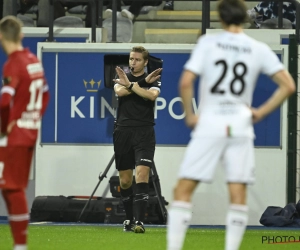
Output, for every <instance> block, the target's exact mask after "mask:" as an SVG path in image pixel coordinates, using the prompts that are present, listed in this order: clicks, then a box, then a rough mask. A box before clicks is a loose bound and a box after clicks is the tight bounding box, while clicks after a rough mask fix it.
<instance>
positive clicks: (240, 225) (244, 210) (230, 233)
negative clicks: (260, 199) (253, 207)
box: [225, 204, 248, 250]
mask: <svg viewBox="0 0 300 250" xmlns="http://www.w3.org/2000/svg"><path fill="white" fill-rule="evenodd" d="M247 222H248V207H247V206H246V205H238V204H231V205H230V207H229V211H228V213H227V218H226V247H225V249H226V250H238V249H239V247H240V245H241V242H242V239H243V236H244V233H245V229H246V226H247Z"/></svg>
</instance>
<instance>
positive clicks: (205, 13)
mask: <svg viewBox="0 0 300 250" xmlns="http://www.w3.org/2000/svg"><path fill="white" fill-rule="evenodd" d="M48 1H49V3H50V9H49V12H50V15H49V39H48V40H49V41H53V23H54V7H53V3H54V2H55V1H58V0H48ZM65 1H66V2H70V3H78V4H79V5H80V4H90V5H91V13H92V16H91V22H92V27H91V29H92V42H96V23H97V24H98V27H102V20H103V17H102V13H103V0H65ZM97 1H98V20H97V18H96V12H97V11H96V7H95V6H96V2H97ZM111 1H112V10H113V13H112V42H117V39H116V38H117V1H116V0H111ZM134 1H143V0H134ZM174 1H182V0H174ZM189 1H193V2H199V4H202V27H201V32H202V34H205V33H206V29H208V28H209V25H210V2H215V1H217V0H202V1H200V0H189ZM276 1H277V2H279V5H278V29H282V28H283V2H290V3H292V4H294V5H295V7H296V31H295V32H296V39H297V42H298V43H300V3H299V2H298V1H297V0H274V2H276ZM246 2H258V1H257V0H246ZM12 4H13V13H12V14H13V15H17V0H12Z"/></svg>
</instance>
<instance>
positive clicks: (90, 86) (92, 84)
mask: <svg viewBox="0 0 300 250" xmlns="http://www.w3.org/2000/svg"><path fill="white" fill-rule="evenodd" d="M101 81H102V80H100V81H99V82H95V81H94V79H92V80H90V81H89V82H88V81H86V80H84V79H83V84H84V87H85V88H86V91H87V92H97V91H98V89H99V88H100V84H101ZM95 84H97V85H96V86H95Z"/></svg>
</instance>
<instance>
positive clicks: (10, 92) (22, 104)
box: [0, 49, 49, 146]
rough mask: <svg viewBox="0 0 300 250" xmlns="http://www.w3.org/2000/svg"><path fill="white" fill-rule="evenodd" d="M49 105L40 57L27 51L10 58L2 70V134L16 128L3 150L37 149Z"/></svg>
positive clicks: (0, 142) (1, 143) (0, 141)
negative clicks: (24, 147) (42, 120)
mask: <svg viewBox="0 0 300 250" xmlns="http://www.w3.org/2000/svg"><path fill="white" fill-rule="evenodd" d="M48 102H49V92H48V85H47V82H46V80H45V76H44V69H43V67H42V64H41V63H40V61H39V60H38V59H37V57H36V56H35V55H34V54H33V53H31V52H30V51H29V50H28V49H23V50H20V51H15V52H13V53H12V54H10V55H9V57H8V60H7V61H6V63H5V64H4V67H3V86H2V88H1V99H0V117H1V134H2V135H5V134H7V129H8V126H11V124H14V125H12V130H11V132H10V133H8V135H7V136H5V137H3V138H1V139H0V146H34V145H35V143H36V139H37V136H38V129H39V128H40V124H41V118H42V115H43V113H44V111H45V109H46V106H47V104H48Z"/></svg>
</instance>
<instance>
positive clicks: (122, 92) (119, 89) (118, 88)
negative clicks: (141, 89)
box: [114, 83, 132, 96]
mask: <svg viewBox="0 0 300 250" xmlns="http://www.w3.org/2000/svg"><path fill="white" fill-rule="evenodd" d="M114 91H115V93H116V94H117V96H127V95H130V94H132V91H131V90H129V89H128V88H126V87H125V86H122V85H121V84H118V83H117V84H115V86H114Z"/></svg>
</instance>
